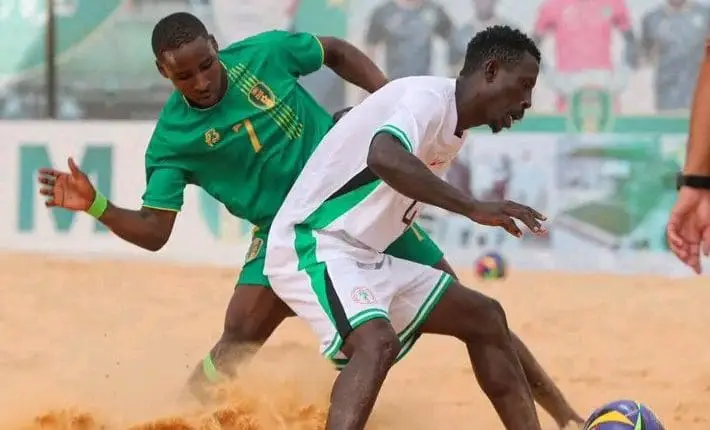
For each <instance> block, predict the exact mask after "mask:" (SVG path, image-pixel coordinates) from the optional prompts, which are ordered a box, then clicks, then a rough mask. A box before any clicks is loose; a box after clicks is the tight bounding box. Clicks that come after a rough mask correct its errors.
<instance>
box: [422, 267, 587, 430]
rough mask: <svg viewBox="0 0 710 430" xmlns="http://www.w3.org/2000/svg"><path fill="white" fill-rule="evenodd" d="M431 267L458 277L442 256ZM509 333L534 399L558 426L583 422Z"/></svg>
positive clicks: (529, 353)
mask: <svg viewBox="0 0 710 430" xmlns="http://www.w3.org/2000/svg"><path fill="white" fill-rule="evenodd" d="M433 267H434V268H435V269H439V270H441V271H442V272H445V273H448V274H449V275H451V276H453V277H454V278H456V279H458V278H457V276H456V274H455V273H454V269H453V268H452V267H451V266H450V265H449V263H448V262H447V261H446V259H445V258H443V257H442V258H441V260H439V262H438V263H437V264H435V265H434V266H433ZM510 335H511V336H512V339H513V346H514V348H515V351H516V352H517V354H518V360H519V361H520V364H521V366H522V367H523V371H524V372H525V377H526V378H527V380H528V384H530V388H531V390H532V394H533V397H534V398H535V401H536V402H537V403H538V404H539V405H540V406H542V408H543V409H544V410H545V411H546V412H547V413H548V414H550V416H551V417H552V418H553V419H554V420H555V422H556V423H557V425H558V426H559V427H560V428H564V427H565V426H567V425H569V424H570V423H577V424H582V423H584V419H583V418H582V417H581V416H580V415H579V414H578V413H577V412H576V411H575V410H574V408H572V405H570V403H569V402H568V401H567V399H566V398H565V396H564V395H563V394H562V391H561V390H560V389H559V387H557V385H556V384H555V382H554V381H553V380H552V378H551V377H550V376H549V375H548V374H547V372H545V369H543V368H542V366H541V365H540V363H539V362H538V361H537V360H536V359H535V356H534V355H533V353H532V352H531V351H530V349H528V347H527V346H526V345H525V344H524V343H523V341H522V340H521V339H520V338H519V337H518V336H517V335H516V334H515V333H513V332H512V331H511V332H510Z"/></svg>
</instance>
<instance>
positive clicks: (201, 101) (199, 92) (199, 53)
mask: <svg viewBox="0 0 710 430" xmlns="http://www.w3.org/2000/svg"><path fill="white" fill-rule="evenodd" d="M158 69H159V70H160V73H161V74H162V75H163V76H164V77H166V78H168V79H170V81H172V83H173V85H174V86H175V88H176V89H177V90H178V91H180V92H181V93H182V94H183V95H184V96H185V97H187V99H188V100H190V102H192V103H195V104H197V105H199V106H201V107H209V106H212V105H214V104H215V103H217V102H218V101H219V100H220V99H221V98H222V96H223V93H224V84H223V79H222V78H223V70H222V65H221V63H220V62H219V58H218V57H217V44H216V43H215V41H214V39H213V38H211V37H210V38H204V37H199V38H197V39H195V40H193V41H192V42H190V43H186V44H184V45H182V46H181V47H180V48H178V49H175V50H172V51H167V52H165V53H163V55H161V58H160V61H158Z"/></svg>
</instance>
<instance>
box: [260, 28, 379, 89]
mask: <svg viewBox="0 0 710 430" xmlns="http://www.w3.org/2000/svg"><path fill="white" fill-rule="evenodd" d="M267 37H268V39H265V41H267V42H269V43H268V44H267V45H266V46H268V47H269V48H270V49H272V52H274V54H275V55H276V57H277V59H278V60H280V61H281V62H282V64H284V66H285V67H286V68H287V69H288V70H289V72H290V73H291V75H293V76H294V77H296V78H299V77H301V76H305V75H308V74H311V73H313V72H315V71H317V70H319V69H320V68H321V67H322V66H323V65H326V66H328V67H329V68H331V69H332V70H333V71H334V72H335V73H336V74H338V75H339V76H340V77H342V78H343V79H345V80H346V81H348V82H350V83H352V84H354V85H357V86H358V87H360V88H362V89H364V90H366V91H369V92H373V91H375V90H377V89H379V88H380V87H381V86H383V85H385V84H386V83H387V78H386V77H385V75H384V73H382V71H381V70H380V69H379V68H378V67H377V66H376V65H375V63H373V62H372V61H370V59H369V58H368V57H367V55H365V54H364V53H363V52H362V51H360V50H359V49H358V48H356V47H355V46H353V45H352V44H350V43H349V42H346V41H345V40H342V39H338V38H337V37H325V36H323V37H318V36H314V35H312V34H310V33H290V32H287V31H273V32H270V33H269V34H268V35H267Z"/></svg>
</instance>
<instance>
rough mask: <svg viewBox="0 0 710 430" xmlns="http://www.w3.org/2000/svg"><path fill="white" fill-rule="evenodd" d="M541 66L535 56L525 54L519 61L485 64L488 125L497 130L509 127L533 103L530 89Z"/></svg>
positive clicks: (535, 81) (533, 86)
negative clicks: (508, 63) (503, 63)
mask: <svg viewBox="0 0 710 430" xmlns="http://www.w3.org/2000/svg"><path fill="white" fill-rule="evenodd" d="M539 72H540V65H539V64H538V62H537V60H536V59H535V57H533V56H532V55H530V54H529V53H527V52H526V53H525V55H524V56H523V58H522V59H521V60H520V62H519V63H517V64H514V65H510V66H507V67H506V66H503V65H501V64H500V63H497V62H494V61H491V62H489V63H487V64H486V71H485V73H486V82H487V89H486V91H487V92H488V97H487V100H489V102H488V105H487V107H488V109H487V111H486V117H487V121H488V126H489V127H490V128H491V130H493V132H494V133H497V132H499V131H501V130H503V129H504V128H510V127H511V126H512V125H513V121H516V120H520V119H522V118H523V115H525V111H526V110H527V109H529V108H530V106H532V91H533V88H535V84H536V83H537V75H538V73H539Z"/></svg>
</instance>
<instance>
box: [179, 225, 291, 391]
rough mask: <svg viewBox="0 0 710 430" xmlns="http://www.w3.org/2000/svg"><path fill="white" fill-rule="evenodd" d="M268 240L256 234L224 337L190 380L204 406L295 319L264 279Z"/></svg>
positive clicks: (228, 317)
mask: <svg viewBox="0 0 710 430" xmlns="http://www.w3.org/2000/svg"><path fill="white" fill-rule="evenodd" d="M265 239H266V237H265V235H263V234H260V233H258V232H257V233H255V234H254V238H253V239H252V244H251V246H250V247H249V251H248V253H247V258H246V260H245V263H244V266H243V267H242V270H241V273H240V275H239V280H238V281H237V286H236V288H235V289H234V292H233V293H232V298H231V299H230V301H229V305H228V306H227V311H226V313H225V316H224V328H223V331H222V335H221V337H220V338H219V340H218V341H217V343H216V344H215V345H214V347H212V349H211V350H210V352H209V353H208V354H207V355H206V356H205V357H204V359H203V360H202V361H201V362H200V363H198V365H197V366H196V367H195V369H194V371H193V372H192V374H191V376H190V378H189V381H188V387H189V389H190V392H191V393H192V394H193V395H194V396H195V397H197V398H198V399H199V400H200V401H202V402H207V401H209V400H211V396H210V394H211V392H210V388H211V387H212V386H213V385H214V384H215V383H219V382H222V381H224V379H225V378H232V377H234V376H235V374H234V372H235V369H236V366H237V365H238V364H239V363H241V362H243V361H245V360H247V359H249V358H250V357H251V356H252V355H253V354H254V353H255V352H256V351H257V350H258V348H259V347H261V345H263V344H264V342H266V340H267V339H268V338H269V336H271V334H272V333H273V332H274V330H275V329H276V327H278V326H279V324H281V322H282V321H283V320H284V319H285V318H286V317H289V316H293V315H295V314H294V313H293V311H291V309H290V308H289V307H288V306H286V305H285V304H284V302H283V301H282V300H281V299H280V298H279V297H278V296H277V295H276V294H274V292H273V291H272V290H271V287H270V285H269V281H268V279H267V278H266V276H264V273H263V272H264V254H265V252H266V250H265V245H264V240H265Z"/></svg>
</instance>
